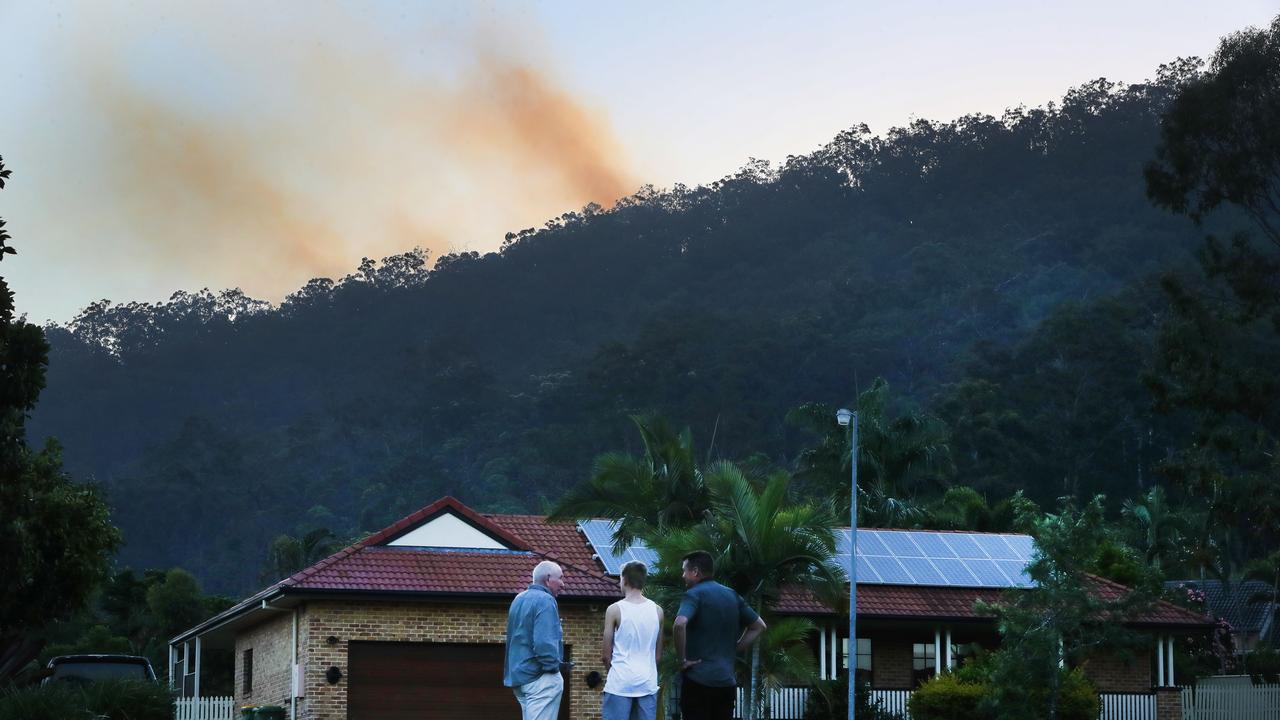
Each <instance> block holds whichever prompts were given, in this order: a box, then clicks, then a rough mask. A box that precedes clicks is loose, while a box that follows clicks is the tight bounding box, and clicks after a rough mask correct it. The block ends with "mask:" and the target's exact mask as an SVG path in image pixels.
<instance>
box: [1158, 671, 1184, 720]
mask: <svg viewBox="0 0 1280 720" xmlns="http://www.w3.org/2000/svg"><path fill="white" fill-rule="evenodd" d="M1175 679H1176V678H1175ZM1156 720H1182V691H1181V690H1180V689H1178V688H1159V689H1157V690H1156Z"/></svg>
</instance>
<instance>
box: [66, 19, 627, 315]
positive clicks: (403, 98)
mask: <svg viewBox="0 0 1280 720" xmlns="http://www.w3.org/2000/svg"><path fill="white" fill-rule="evenodd" d="M166 7H167V8H172V7H174V6H169V5H166ZM191 12H194V11H191ZM308 12H310V11H308ZM329 12H336V11H329ZM95 14H96V13H95V11H93V10H92V8H89V7H86V8H84V13H83V15H86V16H89V17H93V16H94V15H95ZM81 19H83V18H81ZM98 20H100V21H101V23H106V24H109V23H110V18H106V17H99V18H98ZM330 20H331V24H334V25H337V26H338V27H340V28H341V31H342V33H343V34H342V39H341V42H340V43H336V44H329V43H324V42H297V43H292V44H290V43H285V42H280V41H279V39H278V38H274V37H272V36H270V35H269V34H267V33H259V34H257V35H255V33H254V30H253V28H252V27H246V26H244V25H242V24H237V23H232V22H229V21H222V22H219V21H218V20H217V19H210V18H207V17H190V18H183V17H176V18H175V17H173V16H170V17H169V19H168V22H169V24H170V25H173V24H175V23H176V24H177V25H178V26H179V27H180V28H181V29H182V30H183V33H184V42H185V43H188V44H189V46H190V50H189V52H190V56H188V55H186V54H185V53H186V52H187V51H186V50H183V51H179V56H177V57H174V58H172V62H174V63H179V64H180V63H184V62H186V63H189V64H190V69H189V72H190V76H189V83H190V84H189V85H188V84H186V83H187V82H188V80H187V78H186V76H185V75H184V73H186V72H187V69H186V68H184V67H183V66H181V65H177V66H175V67H177V68H178V69H177V70H173V69H170V70H167V71H165V72H163V73H161V74H162V75H163V77H162V80H165V81H164V82H157V81H153V80H152V79H151V78H150V77H149V73H150V72H151V71H152V69H149V68H147V67H144V68H143V69H142V70H139V68H138V65H139V61H138V58H137V54H136V41H137V40H138V38H137V36H136V34H130V33H127V32H103V31H102V28H100V27H99V24H101V23H99V22H94V21H92V20H86V21H84V23H83V28H84V32H85V33H86V35H85V37H84V38H83V41H82V42H79V43H76V44H74V45H70V46H66V45H64V46H63V47H64V48H65V52H68V53H73V55H72V56H71V58H70V60H71V63H70V64H71V66H72V67H73V68H75V73H74V74H73V75H72V77H73V78H74V81H73V82H72V83H71V84H70V85H68V86H67V88H66V89H65V91H68V92H72V93H76V94H78V95H79V99H80V103H81V104H82V105H83V106H84V107H85V108H87V114H86V115H85V117H84V118H83V119H82V122H83V123H84V132H85V133H86V136H96V137H98V138H101V139H102V142H100V143H94V144H91V146H92V147H93V152H94V153H95V154H96V156H95V157H91V158H84V159H83V160H81V159H77V163H66V164H67V165H77V164H78V166H79V167H81V168H85V169H86V170H87V171H88V172H91V173H95V174H96V178H95V181H94V182H92V183H89V184H88V187H91V188H92V192H93V193H94V196H93V197H86V198H81V199H80V200H82V202H77V198H65V201H66V204H67V205H68V206H71V207H77V208H81V209H82V211H81V212H79V213H77V214H76V215H75V216H73V217H65V218H62V219H61V220H60V222H63V223H70V224H71V226H72V227H70V228H68V229H67V232H68V233H69V234H74V233H76V232H83V233H84V234H85V235H86V236H90V235H91V234H94V233H103V232H106V233H108V234H113V235H117V236H118V237H119V238H120V240H118V243H119V244H120V246H121V249H122V250H123V251H125V252H127V253H129V254H130V255H131V256H132V257H133V258H135V259H136V260H137V261H140V263H141V264H143V265H144V266H149V268H150V269H149V271H150V272H151V273H153V274H155V275H157V276H162V277H164V278H172V284H171V287H175V288H176V287H200V286H211V287H229V286H239V287H242V288H243V289H245V290H246V292H249V293H250V294H252V295H256V296H259V297H266V298H269V299H274V300H278V299H280V298H281V297H283V296H284V295H285V294H286V293H288V292H290V291H292V290H294V289H296V288H297V287H299V286H301V285H302V284H303V283H304V282H305V281H306V280H307V279H309V278H311V277H315V276H318V275H324V276H330V277H336V276H341V275H343V274H345V273H347V272H350V271H351V270H352V269H353V268H354V267H355V266H356V264H357V263H358V262H359V260H360V258H361V257H364V256H368V257H375V258H376V257H382V256H385V255H390V254H393V253H397V252H402V251H405V250H408V249H410V248H412V247H414V246H424V247H427V248H429V249H431V250H432V251H433V252H432V255H433V256H437V255H439V254H441V253H443V252H447V251H449V250H452V249H475V250H490V249H494V248H496V247H497V246H498V245H499V244H500V243H501V241H502V238H503V235H504V234H505V233H506V232H507V231H509V230H518V229H520V228H524V227H528V226H531V225H538V224H540V223H541V222H542V221H543V220H545V219H547V218H551V217H555V216H558V215H560V214H561V213H563V212H566V211H568V210H574V209H578V208H580V207H582V206H583V205H585V204H586V203H588V202H596V203H600V204H603V205H605V206H609V205H612V203H613V202H614V201H616V200H617V199H618V198H620V197H622V196H624V195H626V194H628V193H630V192H631V191H633V190H634V188H635V187H636V186H637V184H638V183H637V182H636V181H635V179H634V178H633V176H632V173H631V171H630V170H629V169H628V163H627V162H626V160H625V153H624V150H623V147H622V145H621V143H619V142H618V140H617V138H615V137H614V136H613V133H612V131H611V130H610V125H609V122H608V119H607V118H606V117H604V116H603V115H602V114H600V113H598V112H595V111H593V110H592V109H591V108H590V107H589V106H588V105H587V104H586V103H584V102H583V101H582V100H580V99H578V98H576V97H575V96H574V94H573V93H572V92H570V91H569V90H568V89H566V88H564V87H562V86H560V85H558V84H557V83H556V82H555V80H554V78H552V77H550V76H549V75H548V74H547V73H545V72H540V71H539V70H538V69H536V68H535V67H533V66H532V64H531V62H530V61H529V60H528V59H527V58H513V57H511V56H508V55H500V54H498V53H495V52H493V51H492V49H491V48H488V47H484V46H482V44H481V43H476V44H474V46H473V47H471V48H470V53H471V56H470V57H467V58H463V61H462V62H456V59H455V62H454V63H453V65H454V66H455V67H454V70H453V71H452V72H450V73H448V74H447V75H446V76H445V77H442V76H441V74H440V73H435V72H432V71H431V70H432V69H431V68H425V69H424V68H421V67H416V68H415V67H411V66H409V65H407V64H406V63H405V62H404V59H403V58H401V57H398V56H396V55H394V54H393V53H392V52H391V50H390V49H388V48H386V47H383V45H384V44H385V43H384V38H383V37H382V36H380V35H378V34H377V33H375V32H373V31H372V30H371V29H369V28H365V29H363V30H362V29H361V26H360V24H359V23H358V22H351V21H350V19H349V18H343V17H337V16H335V17H332V18H330ZM313 24H314V23H313ZM424 42H426V40H424ZM154 70H155V71H157V72H160V71H164V70H165V69H164V68H154ZM175 74H176V75H178V76H179V77H181V78H183V80H182V82H181V83H180V87H179V89H178V91H176V92H175V91H174V89H173V82H172V77H173V76H174V75H175ZM68 187H70V185H68ZM77 224H78V225H79V229H77V228H76V227H75V226H76V225H77ZM135 267H136V265H135ZM121 299H124V298H121Z"/></svg>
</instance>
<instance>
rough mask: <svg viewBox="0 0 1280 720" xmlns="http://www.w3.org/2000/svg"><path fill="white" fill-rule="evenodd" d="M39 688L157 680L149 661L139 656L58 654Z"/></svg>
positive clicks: (51, 662)
mask: <svg viewBox="0 0 1280 720" xmlns="http://www.w3.org/2000/svg"><path fill="white" fill-rule="evenodd" d="M42 675H44V679H43V680H41V681H40V684H42V685H48V684H51V683H57V682H69V683H80V684H85V683H92V682H97V681H99V680H150V681H152V682H154V681H155V679H156V673H155V670H152V669H151V661H150V660H148V659H146V658H144V657H141V656H139V655H59V656H58V657H55V658H53V659H52V660H50V661H49V664H48V665H47V666H45V671H44V673H42Z"/></svg>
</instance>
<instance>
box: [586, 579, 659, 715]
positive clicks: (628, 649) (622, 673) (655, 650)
mask: <svg viewBox="0 0 1280 720" xmlns="http://www.w3.org/2000/svg"><path fill="white" fill-rule="evenodd" d="M646 575H648V568H646V567H645V564H644V563H642V562H639V561H632V562H629V563H627V564H626V565H623V566H622V573H621V575H620V576H619V578H618V586H619V587H621V588H622V591H623V592H624V593H626V597H624V598H623V599H621V600H619V601H618V602H616V603H614V604H612V605H610V606H609V609H608V610H606V611H605V614H604V642H603V644H602V646H601V651H600V659H601V660H602V661H604V668H605V671H606V672H608V673H609V677H608V679H607V680H605V683H604V697H603V699H602V700H601V703H600V716H601V718H602V720H655V718H656V717H657V715H658V661H659V660H661V659H662V608H660V607H658V604H657V603H655V602H653V601H652V600H650V599H649V598H646V597H645V596H644V582H645V577H646Z"/></svg>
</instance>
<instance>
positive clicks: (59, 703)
mask: <svg viewBox="0 0 1280 720" xmlns="http://www.w3.org/2000/svg"><path fill="white" fill-rule="evenodd" d="M90 717H91V715H90V713H89V711H88V710H87V709H86V708H85V705H84V696H83V695H81V694H80V693H79V692H78V691H77V690H76V689H75V688H70V687H66V686H62V685H45V686H43V687H41V686H35V687H26V688H19V689H15V690H9V691H7V692H4V693H3V694H0V720H89V719H90Z"/></svg>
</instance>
